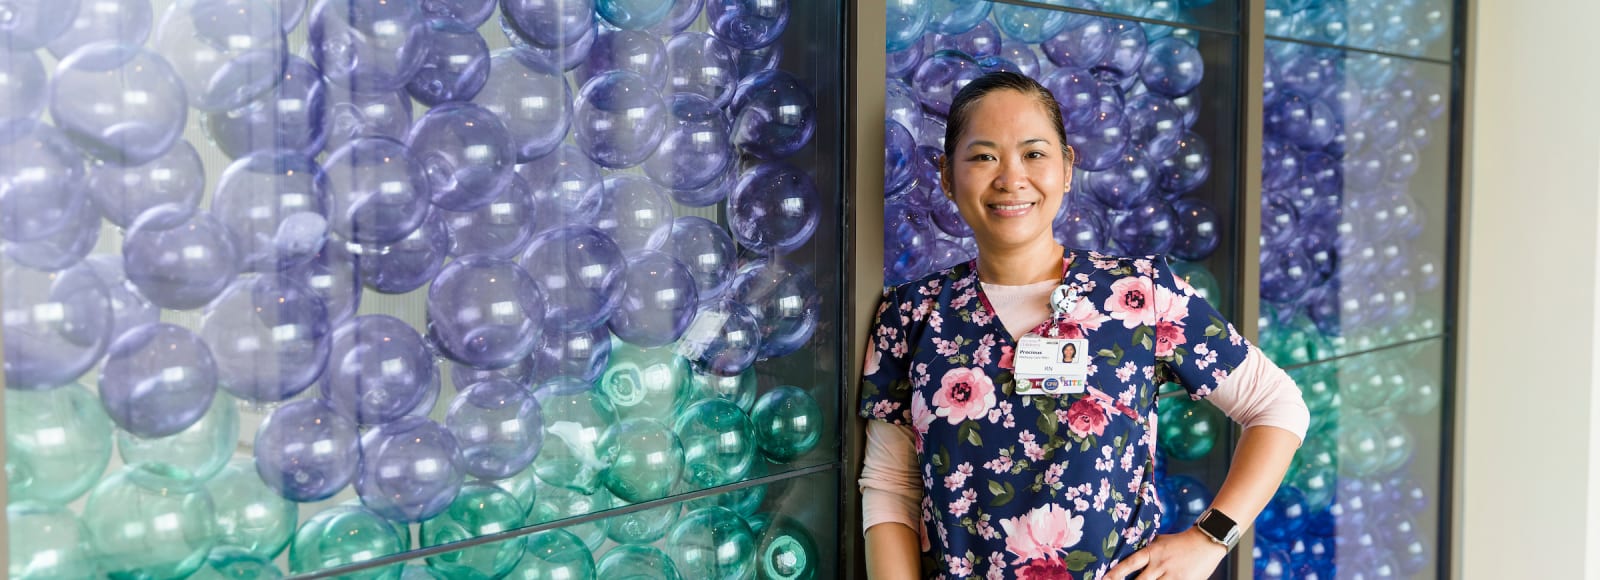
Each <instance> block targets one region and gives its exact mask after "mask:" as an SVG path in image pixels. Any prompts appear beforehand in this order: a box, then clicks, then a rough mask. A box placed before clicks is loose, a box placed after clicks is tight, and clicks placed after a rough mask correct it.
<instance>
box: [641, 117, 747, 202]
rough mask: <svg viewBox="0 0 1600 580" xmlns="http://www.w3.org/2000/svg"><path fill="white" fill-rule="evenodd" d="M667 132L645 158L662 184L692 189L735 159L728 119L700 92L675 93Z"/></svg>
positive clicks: (649, 170)
mask: <svg viewBox="0 0 1600 580" xmlns="http://www.w3.org/2000/svg"><path fill="white" fill-rule="evenodd" d="M670 115H671V116H670V118H669V119H668V120H667V127H666V134H665V135H664V136H663V137H662V139H661V144H660V145H659V146H658V147H657V148H656V151H655V153H654V154H653V155H651V157H650V158H649V159H647V160H645V162H644V170H645V173H646V174H647V175H649V176H650V179H651V180H653V181H655V182H656V183H657V184H659V185H661V186H662V187H666V188H669V189H675V190H692V189H695V188H699V187H703V186H705V185H707V184H709V183H711V182H712V180H714V179H716V178H717V177H718V176H720V175H721V174H722V173H723V172H724V171H726V170H727V168H728V166H729V165H732V164H733V162H734V151H733V146H732V144H731V143H729V141H728V122H727V119H726V117H724V116H723V113H722V110H721V109H719V108H717V105H715V104H714V103H712V102H711V101H709V100H707V99H706V98H705V97H702V96H700V95H697V94H691V93H683V94H677V95H673V97H672V102H671V105H670Z"/></svg>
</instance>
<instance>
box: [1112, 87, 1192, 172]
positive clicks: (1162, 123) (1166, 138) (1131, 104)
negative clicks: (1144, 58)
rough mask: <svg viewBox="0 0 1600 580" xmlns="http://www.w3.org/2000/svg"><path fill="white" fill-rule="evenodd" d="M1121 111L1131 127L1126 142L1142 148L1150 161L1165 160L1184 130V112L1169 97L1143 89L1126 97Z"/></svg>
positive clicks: (1176, 149) (1176, 146) (1174, 148)
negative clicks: (1130, 96)
mask: <svg viewBox="0 0 1600 580" xmlns="http://www.w3.org/2000/svg"><path fill="white" fill-rule="evenodd" d="M1123 112H1124V114H1126V115H1127V117H1128V127H1129V128H1130V129H1132V130H1133V134H1132V135H1129V138H1128V143H1129V145H1131V146H1132V147H1134V148H1137V149H1139V150H1141V151H1143V152H1144V155H1145V157H1146V158H1147V159H1149V160H1150V161H1151V162H1152V163H1156V162H1160V161H1163V160H1166V159H1167V158H1168V157H1171V156H1172V154H1173V153H1176V152H1177V151H1178V141H1179V140H1180V139H1182V138H1183V136H1184V134H1185V133H1186V132H1187V131H1186V129H1185V128H1184V125H1183V112H1182V111H1179V110H1178V107H1177V105H1174V104H1172V101H1170V100H1167V99H1166V98H1164V97H1161V96H1159V95H1156V94H1153V93H1145V94H1142V95H1139V96H1136V97H1132V98H1129V99H1128V100H1127V104H1126V106H1125V107H1124V109H1123Z"/></svg>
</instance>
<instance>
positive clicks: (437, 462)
mask: <svg viewBox="0 0 1600 580" xmlns="http://www.w3.org/2000/svg"><path fill="white" fill-rule="evenodd" d="M460 462H461V450H460V448H459V447H457V444H456V439H455V437H454V436H452V435H451V434H450V431H448V430H446V429H445V428H444V427H442V426H440V425H439V424H438V423H435V422H433V421H431V420H428V419H425V418H422V417H403V418H401V419H399V420H396V421H394V422H391V423H385V424H383V425H380V426H378V427H377V428H375V429H373V430H371V431H368V432H366V433H365V434H363V435H362V436H361V468H360V471H359V473H358V475H357V477H356V493H357V494H358V495H360V496H361V503H362V505H365V506H367V507H368V508H370V509H371V510H372V511H374V512H377V513H378V514H379V515H382V516H383V517H385V518H388V519H390V520H395V521H400V522H409V523H415V522H420V521H422V520H426V519H428V518H431V517H433V516H435V515H438V514H439V512H442V511H444V509H445V508H447V507H449V506H450V502H451V501H453V500H455V498H456V494H457V493H459V492H460V491H461V483H462V477H463V473H462V469H461V466H460Z"/></svg>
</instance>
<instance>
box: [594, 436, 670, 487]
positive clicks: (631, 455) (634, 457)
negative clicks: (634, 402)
mask: <svg viewBox="0 0 1600 580" xmlns="http://www.w3.org/2000/svg"><path fill="white" fill-rule="evenodd" d="M596 449H598V454H599V458H600V461H601V462H602V463H604V464H605V465H606V468H605V471H603V472H601V474H600V480H601V481H602V482H604V483H605V486H606V489H607V490H610V491H611V493H612V494H613V495H615V496H616V497H617V498H618V499H621V500H623V501H626V502H641V501H650V500H654V499H661V498H663V497H666V496H667V495H668V494H670V493H672V488H673V486H674V485H676V484H677V483H678V478H679V477H680V476H681V475H682V474H683V444H682V443H681V442H679V440H678V435H677V434H676V433H673V431H672V429H670V428H668V427H667V426H666V425H665V424H663V423H662V422H660V421H657V420H655V419H647V418H634V419H623V420H622V421H619V422H617V423H616V424H613V425H612V426H611V427H610V428H609V429H606V432H605V434H604V435H601V436H600V441H599V442H598V443H597V445H596Z"/></svg>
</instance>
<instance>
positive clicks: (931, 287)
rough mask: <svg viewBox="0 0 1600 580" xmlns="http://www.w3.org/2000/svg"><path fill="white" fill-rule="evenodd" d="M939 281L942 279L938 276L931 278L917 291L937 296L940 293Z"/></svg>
mask: <svg viewBox="0 0 1600 580" xmlns="http://www.w3.org/2000/svg"><path fill="white" fill-rule="evenodd" d="M939 283H940V280H939V279H938V278H934V279H932V280H929V281H928V283H927V284H925V285H923V287H922V288H921V289H919V290H917V293H918V294H921V295H923V296H937V295H939Z"/></svg>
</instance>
